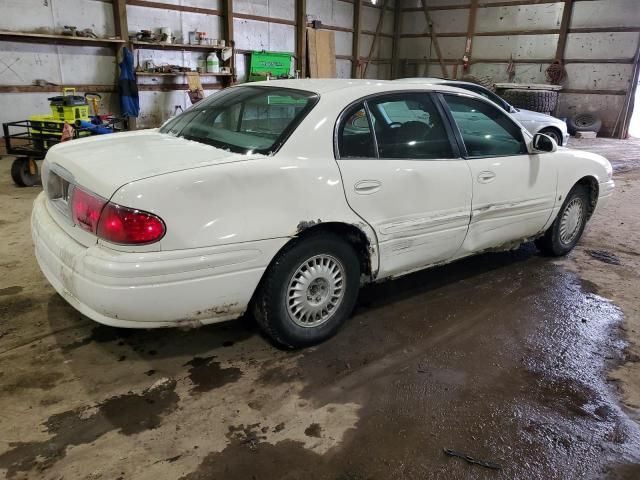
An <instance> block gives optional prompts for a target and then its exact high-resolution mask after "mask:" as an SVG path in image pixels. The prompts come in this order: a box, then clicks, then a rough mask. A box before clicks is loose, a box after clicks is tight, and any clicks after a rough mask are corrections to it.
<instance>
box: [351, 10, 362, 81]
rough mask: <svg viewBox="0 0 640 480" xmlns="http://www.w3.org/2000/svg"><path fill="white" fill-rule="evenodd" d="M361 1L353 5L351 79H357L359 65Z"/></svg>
mask: <svg viewBox="0 0 640 480" xmlns="http://www.w3.org/2000/svg"><path fill="white" fill-rule="evenodd" d="M361 12H362V0H355V1H354V3H353V37H352V42H351V77H352V78H358V77H359V76H360V75H359V72H358V67H359V64H360V30H361V28H360V20H361V19H362V15H361Z"/></svg>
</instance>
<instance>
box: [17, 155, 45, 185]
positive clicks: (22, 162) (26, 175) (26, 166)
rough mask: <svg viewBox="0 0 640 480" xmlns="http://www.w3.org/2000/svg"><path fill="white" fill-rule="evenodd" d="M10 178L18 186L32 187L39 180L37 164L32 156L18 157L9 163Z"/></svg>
mask: <svg viewBox="0 0 640 480" xmlns="http://www.w3.org/2000/svg"><path fill="white" fill-rule="evenodd" d="M11 178H12V179H13V181H14V182H15V184H16V185H18V186H19V187H33V186H34V185H36V184H37V183H39V182H40V174H39V172H38V165H37V164H36V161H35V160H34V159H33V158H28V157H18V158H16V159H15V160H14V161H13V163H12V164H11Z"/></svg>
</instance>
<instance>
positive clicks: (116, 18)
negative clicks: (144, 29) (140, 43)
mask: <svg viewBox="0 0 640 480" xmlns="http://www.w3.org/2000/svg"><path fill="white" fill-rule="evenodd" d="M113 24H114V26H115V30H116V35H117V36H118V37H120V39H122V40H124V41H125V42H126V43H125V44H124V45H125V46H126V47H127V48H131V44H130V43H129V22H128V21H127V2H126V0H113ZM115 50H116V52H115V54H116V64H117V63H118V60H119V58H118V57H119V54H120V47H117V48H116V49H115ZM132 53H133V52H132ZM118 73H119V71H118V69H116V84H117V82H118V78H117V77H118ZM126 125H127V129H128V130H135V129H136V128H137V126H138V119H137V118H136V117H129V118H128V119H127V123H126Z"/></svg>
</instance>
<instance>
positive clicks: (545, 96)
mask: <svg viewBox="0 0 640 480" xmlns="http://www.w3.org/2000/svg"><path fill="white" fill-rule="evenodd" d="M500 96H501V97H502V98H504V99H505V100H506V101H507V102H509V103H510V104H511V105H513V106H514V107H516V108H523V109H525V110H532V111H534V112H540V113H551V112H553V111H554V110H555V108H556V106H557V105H558V92H556V91H554V90H532V89H524V88H523V89H512V90H505V91H503V92H502V93H501V94H500Z"/></svg>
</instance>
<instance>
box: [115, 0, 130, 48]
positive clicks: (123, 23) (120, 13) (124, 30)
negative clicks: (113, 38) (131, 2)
mask: <svg viewBox="0 0 640 480" xmlns="http://www.w3.org/2000/svg"><path fill="white" fill-rule="evenodd" d="M113 23H114V25H115V27H116V35H117V36H118V37H120V38H121V39H122V40H124V41H126V42H129V23H128V22H127V2H126V0H113Z"/></svg>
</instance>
